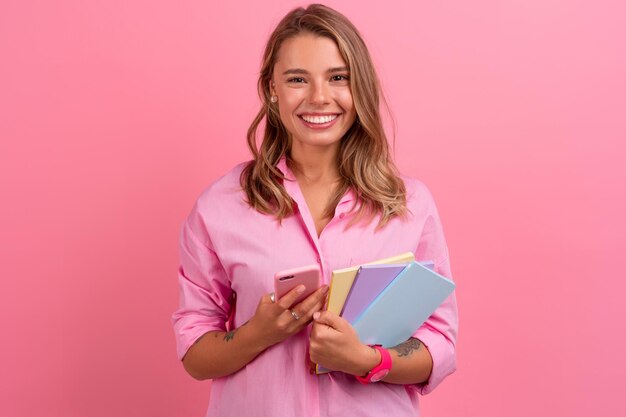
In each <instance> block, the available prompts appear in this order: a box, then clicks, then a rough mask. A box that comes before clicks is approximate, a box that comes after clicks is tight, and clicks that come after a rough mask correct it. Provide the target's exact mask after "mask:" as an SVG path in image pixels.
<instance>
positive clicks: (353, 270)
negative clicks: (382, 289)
mask: <svg viewBox="0 0 626 417" xmlns="http://www.w3.org/2000/svg"><path fill="white" fill-rule="evenodd" d="M414 260H415V256H413V254H412V253H411V252H406V253H403V254H400V255H396V256H392V257H389V258H384V259H380V260H378V261H375V262H371V263H368V264H367V265H379V264H402V263H408V262H411V261H414ZM359 267H360V265H357V266H352V267H350V268H344V269H337V270H335V271H333V274H332V278H331V280H330V288H329V289H328V305H327V307H326V309H327V310H329V311H332V312H333V313H335V314H337V315H340V314H341V310H342V309H343V304H344V303H345V301H346V297H347V296H348V293H349V292H350V288H351V287H352V282H353V281H354V278H355V277H356V274H357V272H358V270H359Z"/></svg>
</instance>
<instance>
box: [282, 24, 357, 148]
mask: <svg viewBox="0 0 626 417" xmlns="http://www.w3.org/2000/svg"><path fill="white" fill-rule="evenodd" d="M349 79H350V72H349V71H348V65H347V64H346V62H345V61H344V60H343V58H342V57H341V54H340V53H339V49H338V48H337V45H336V44H335V42H334V41H333V40H331V39H329V38H326V37H321V36H315V35H312V34H302V35H298V36H296V37H293V38H290V39H288V40H286V41H285V42H284V43H283V44H282V46H281V48H280V50H279V52H278V60H277V61H276V64H275V65H274V72H273V77H272V82H271V85H270V91H271V92H272V94H274V95H276V96H277V97H278V101H277V103H276V105H277V106H278V110H279V113H280V119H281V121H282V123H283V124H284V126H285V128H286V129H287V131H288V132H289V133H290V134H291V136H292V146H300V147H303V148H307V147H308V146H315V147H319V146H322V147H329V146H330V147H338V145H339V142H340V141H341V138H342V137H343V135H344V134H345V133H346V132H347V131H348V129H349V128H350V126H352V124H353V123H354V120H355V119H356V110H355V108H354V102H353V100H352V92H351V91H350V80H349Z"/></svg>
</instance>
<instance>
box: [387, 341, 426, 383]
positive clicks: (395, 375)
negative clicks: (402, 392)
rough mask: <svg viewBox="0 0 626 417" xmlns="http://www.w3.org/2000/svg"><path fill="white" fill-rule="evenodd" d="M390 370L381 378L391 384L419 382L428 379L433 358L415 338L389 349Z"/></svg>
mask: <svg viewBox="0 0 626 417" xmlns="http://www.w3.org/2000/svg"><path fill="white" fill-rule="evenodd" d="M389 353H390V355H391V361H392V366H391V371H390V372H389V373H388V374H387V376H386V377H385V378H384V379H383V381H385V382H390V383H392V384H419V383H422V382H426V381H428V378H429V377H430V373H431V371H432V369H433V359H432V357H431V356H430V352H428V349H426V346H424V344H423V343H422V342H421V341H420V340H419V339H415V338H410V339H409V340H407V341H406V342H404V343H401V344H399V345H398V346H394V347H393V348H391V349H389Z"/></svg>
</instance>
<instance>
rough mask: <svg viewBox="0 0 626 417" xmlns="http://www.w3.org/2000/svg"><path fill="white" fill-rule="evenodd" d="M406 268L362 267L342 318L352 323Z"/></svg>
mask: <svg viewBox="0 0 626 417" xmlns="http://www.w3.org/2000/svg"><path fill="white" fill-rule="evenodd" d="M405 267H406V264H392V265H363V266H362V267H360V268H359V271H358V272H357V274H356V277H355V278H354V282H353V283H352V288H350V292H349V293H348V296H347V297H346V302H345V303H344V305H343V310H342V311H341V317H343V318H344V319H346V320H348V321H349V322H350V323H352V322H353V321H354V319H356V318H357V317H359V315H360V314H361V313H362V312H363V311H364V310H365V309H366V308H367V306H368V305H370V303H371V302H372V301H374V299H375V298H376V296H378V294H380V293H381V292H382V291H383V290H384V289H385V288H386V287H387V285H389V283H391V281H393V279H394V278H395V277H397V276H398V274H399V273H400V272H401V271H402V270H403V269H404V268H405Z"/></svg>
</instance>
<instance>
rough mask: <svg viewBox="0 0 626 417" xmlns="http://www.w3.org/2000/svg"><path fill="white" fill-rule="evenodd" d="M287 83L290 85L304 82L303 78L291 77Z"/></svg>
mask: <svg viewBox="0 0 626 417" xmlns="http://www.w3.org/2000/svg"><path fill="white" fill-rule="evenodd" d="M287 82H290V83H303V82H304V78H302V77H293V78H290V79H288V80H287Z"/></svg>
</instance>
